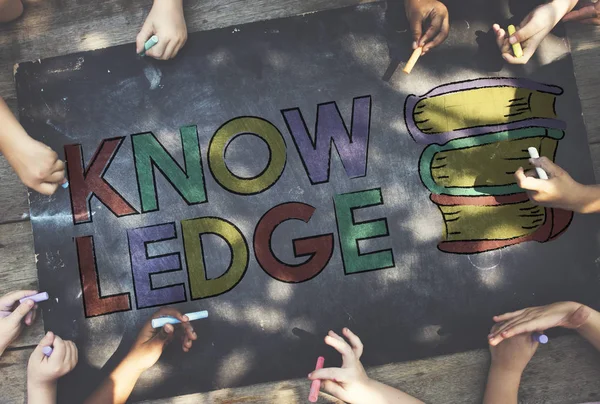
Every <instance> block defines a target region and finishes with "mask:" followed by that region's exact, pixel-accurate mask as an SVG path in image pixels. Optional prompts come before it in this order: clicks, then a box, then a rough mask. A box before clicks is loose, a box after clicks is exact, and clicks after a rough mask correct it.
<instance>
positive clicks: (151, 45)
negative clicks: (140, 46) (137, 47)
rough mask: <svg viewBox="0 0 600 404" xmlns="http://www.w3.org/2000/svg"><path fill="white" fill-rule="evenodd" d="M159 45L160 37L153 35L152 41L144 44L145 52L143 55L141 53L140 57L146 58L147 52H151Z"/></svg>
mask: <svg viewBox="0 0 600 404" xmlns="http://www.w3.org/2000/svg"><path fill="white" fill-rule="evenodd" d="M157 43H158V37H157V36H156V35H152V36H151V37H150V39H148V40H147V41H146V43H144V50H143V51H142V53H140V55H142V56H145V55H146V52H147V51H149V50H150V49H151V48H152V47H153V46H154V45H156V44H157Z"/></svg>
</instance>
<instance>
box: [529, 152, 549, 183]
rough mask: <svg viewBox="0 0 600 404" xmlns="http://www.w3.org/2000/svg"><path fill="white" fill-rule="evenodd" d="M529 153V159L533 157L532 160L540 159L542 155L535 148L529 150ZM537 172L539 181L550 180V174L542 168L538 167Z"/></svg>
mask: <svg viewBox="0 0 600 404" xmlns="http://www.w3.org/2000/svg"><path fill="white" fill-rule="evenodd" d="M527 152H528V153H529V157H531V158H532V159H539V158H540V154H539V153H538V151H537V149H536V148H535V147H529V148H527ZM535 172H536V173H537V175H538V178H539V179H541V180H547V179H548V174H546V171H545V170H544V169H543V168H542V167H536V168H535Z"/></svg>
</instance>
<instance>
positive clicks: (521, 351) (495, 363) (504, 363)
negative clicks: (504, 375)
mask: <svg viewBox="0 0 600 404" xmlns="http://www.w3.org/2000/svg"><path fill="white" fill-rule="evenodd" d="M500 326H501V324H495V325H494V326H493V327H492V330H491V331H490V333H495V332H497V331H498V329H499V327H500ZM534 342H535V341H534V340H533V337H532V335H531V334H529V333H524V334H521V335H516V336H514V337H512V338H508V339H505V340H503V341H502V342H501V343H499V344H497V345H490V353H491V356H492V364H491V368H490V369H493V368H496V369H500V370H502V372H510V373H513V374H515V375H518V376H519V377H520V375H521V373H523V370H525V367H526V366H527V364H528V363H529V361H530V360H531V358H532V357H533V355H534V354H535V351H536V350H537V348H538V344H537V343H534ZM490 373H492V370H490Z"/></svg>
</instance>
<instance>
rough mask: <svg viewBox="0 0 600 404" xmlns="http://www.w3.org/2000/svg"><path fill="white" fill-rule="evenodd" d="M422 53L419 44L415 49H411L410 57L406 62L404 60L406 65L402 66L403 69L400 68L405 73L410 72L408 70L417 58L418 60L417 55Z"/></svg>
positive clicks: (413, 65) (410, 69)
mask: <svg viewBox="0 0 600 404" xmlns="http://www.w3.org/2000/svg"><path fill="white" fill-rule="evenodd" d="M422 53H423V48H422V47H420V46H419V47H418V48H417V49H415V50H414V51H413V53H412V55H410V59H408V62H406V66H404V69H402V71H403V72H404V73H406V74H410V72H411V71H412V69H413V67H415V64H416V63H417V60H419V57H420V56H421V54H422Z"/></svg>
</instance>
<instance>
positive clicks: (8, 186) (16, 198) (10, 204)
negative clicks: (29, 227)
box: [0, 155, 29, 224]
mask: <svg viewBox="0 0 600 404" xmlns="http://www.w3.org/2000/svg"><path fill="white" fill-rule="evenodd" d="M0 184H2V191H1V192H0V211H1V212H2V214H1V215H0V224H2V223H6V222H15V221H19V220H24V219H27V218H29V203H28V202H27V187H26V186H25V185H23V183H22V182H21V180H20V179H19V177H17V174H15V172H14V171H13V169H12V167H11V166H10V164H8V161H6V159H5V158H4V156H2V155H0Z"/></svg>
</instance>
